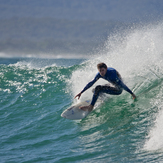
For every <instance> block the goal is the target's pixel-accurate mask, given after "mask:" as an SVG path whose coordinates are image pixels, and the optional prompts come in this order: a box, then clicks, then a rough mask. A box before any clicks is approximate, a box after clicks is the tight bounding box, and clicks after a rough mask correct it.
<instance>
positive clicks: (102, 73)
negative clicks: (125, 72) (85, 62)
mask: <svg viewBox="0 0 163 163" xmlns="http://www.w3.org/2000/svg"><path fill="white" fill-rule="evenodd" d="M98 71H99V73H100V75H101V76H105V74H106V71H107V69H106V68H100V69H98Z"/></svg>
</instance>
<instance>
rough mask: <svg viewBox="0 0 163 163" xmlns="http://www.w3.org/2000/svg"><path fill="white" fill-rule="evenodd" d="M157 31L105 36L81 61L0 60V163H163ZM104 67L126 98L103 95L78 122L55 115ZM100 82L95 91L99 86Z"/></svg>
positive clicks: (162, 72)
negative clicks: (111, 72)
mask: <svg viewBox="0 0 163 163" xmlns="http://www.w3.org/2000/svg"><path fill="white" fill-rule="evenodd" d="M162 27H163V25H162V24H161V23H159V24H155V25H146V26H142V27H137V28H133V29H132V28H131V29H128V30H126V31H124V32H123V33H120V32H117V33H114V34H113V35H111V36H109V37H108V41H107V42H106V44H105V46H104V47H102V48H101V49H99V51H98V53H94V54H91V55H90V56H89V57H87V58H83V59H81V58H70V59H55V58H46V54H45V56H44V58H36V57H35V58H25V57H24V58H22V57H17V58H12V57H8V58H5V57H3V58H0V131H1V132H0V162H1V163H10V162H12V163H18V162H23V163H36V162H38V163H41V162H42V163H43V162H49V163H51V162H52V163H53V162H55V163H79V162H80V163H85V162H89V163H101V162H121V163H122V162H124V163H126V162H148V163H149V162H153V163H154V162H163V46H162V45H163V30H162V29H163V28H162ZM99 62H105V63H106V64H107V65H108V67H113V68H115V69H117V70H118V71H119V72H120V74H121V75H122V77H123V80H124V83H125V84H126V85H127V86H128V87H129V88H130V89H131V90H132V91H133V92H134V93H135V94H136V96H137V100H135V101H134V100H133V99H132V98H131V95H130V94H129V93H127V92H126V91H123V93H122V94H121V95H119V96H111V95H109V96H107V97H105V98H104V99H103V100H102V101H101V103H100V104H99V105H98V106H97V107H96V109H95V110H94V111H93V112H91V113H90V114H89V115H88V116H87V117H86V118H85V119H83V120H69V119H64V118H63V117H61V113H62V112H63V111H64V110H65V109H67V108H68V107H69V106H71V105H73V104H75V103H78V102H80V101H83V100H86V99H91V97H92V91H91V89H89V90H87V91H86V92H84V93H83V94H82V96H81V99H80V100H77V99H74V96H75V95H76V94H77V93H79V92H80V91H81V90H82V89H83V87H84V86H85V85H86V84H87V83H88V82H89V81H90V80H92V79H93V78H94V76H95V75H96V73H97V68H96V65H97V63H99ZM105 83H106V81H104V80H102V79H100V80H99V81H98V82H97V83H95V85H93V87H92V88H94V87H95V86H96V85H97V84H105Z"/></svg>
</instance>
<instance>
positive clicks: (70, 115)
mask: <svg viewBox="0 0 163 163" xmlns="http://www.w3.org/2000/svg"><path fill="white" fill-rule="evenodd" d="M89 104H90V101H83V102H80V103H78V104H76V105H73V106H71V107H69V108H68V109H66V110H65V111H63V113H62V114H61V116H62V117H63V118H67V119H72V120H77V119H83V118H85V117H86V116H87V115H88V114H89V113H90V112H91V111H88V110H87V111H84V110H82V109H79V107H81V106H88V105H89Z"/></svg>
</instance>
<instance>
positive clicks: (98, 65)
mask: <svg viewBox="0 0 163 163" xmlns="http://www.w3.org/2000/svg"><path fill="white" fill-rule="evenodd" d="M100 68H105V69H107V65H106V64H105V63H103V62H102V63H99V64H97V69H100Z"/></svg>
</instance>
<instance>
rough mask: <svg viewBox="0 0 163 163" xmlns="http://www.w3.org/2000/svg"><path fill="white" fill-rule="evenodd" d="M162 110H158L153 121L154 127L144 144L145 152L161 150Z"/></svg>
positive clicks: (162, 146)
mask: <svg viewBox="0 0 163 163" xmlns="http://www.w3.org/2000/svg"><path fill="white" fill-rule="evenodd" d="M162 124H163V110H160V111H159V113H158V116H157V118H156V120H155V125H154V127H153V128H152V129H151V130H150V132H149V135H148V138H147V140H146V142H145V145H144V149H145V150H149V151H151V150H160V149H163V139H162V138H163V125H162Z"/></svg>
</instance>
